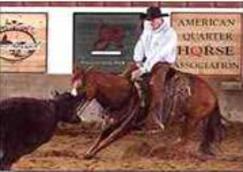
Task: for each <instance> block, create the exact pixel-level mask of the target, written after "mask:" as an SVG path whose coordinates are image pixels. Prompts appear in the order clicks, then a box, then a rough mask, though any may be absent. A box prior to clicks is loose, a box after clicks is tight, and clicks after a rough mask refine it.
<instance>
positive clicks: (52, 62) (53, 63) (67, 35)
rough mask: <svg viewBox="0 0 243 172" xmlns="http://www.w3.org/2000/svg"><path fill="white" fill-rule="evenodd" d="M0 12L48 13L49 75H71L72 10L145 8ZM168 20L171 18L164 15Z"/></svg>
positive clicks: (12, 9) (74, 9)
mask: <svg viewBox="0 0 243 172" xmlns="http://www.w3.org/2000/svg"><path fill="white" fill-rule="evenodd" d="M0 11H1V12H47V13H48V57H47V58H48V61H47V63H48V64H47V72H48V74H71V72H72V64H73V61H72V60H73V57H72V55H73V13H74V12H124V13H126V12H129V13H131V12H145V11H146V8H145V7H144V8H132V7H125V8H124V7H123V8H113V7H1V9H0ZM175 11H177V12H189V11H192V12H196V11H198V12H199V11H200V12H212V11H213V12H236V13H237V12H241V13H243V8H235V9H234V8H231V9H223V8H202V9H200V8H165V9H163V12H164V13H170V12H175ZM166 21H167V22H168V23H169V21H170V18H169V17H168V18H166Z"/></svg>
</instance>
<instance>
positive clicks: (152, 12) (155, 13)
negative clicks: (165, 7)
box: [146, 7, 169, 20]
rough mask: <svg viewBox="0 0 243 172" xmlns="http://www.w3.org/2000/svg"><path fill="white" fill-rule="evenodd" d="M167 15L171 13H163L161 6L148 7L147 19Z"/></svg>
mask: <svg viewBox="0 0 243 172" xmlns="http://www.w3.org/2000/svg"><path fill="white" fill-rule="evenodd" d="M167 16H169V14H167V13H166V14H165V13H161V11H160V8H159V7H149V8H148V9H147V14H146V19H147V20H152V19H154V18H157V17H167Z"/></svg>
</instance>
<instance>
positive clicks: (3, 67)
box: [0, 12, 47, 73]
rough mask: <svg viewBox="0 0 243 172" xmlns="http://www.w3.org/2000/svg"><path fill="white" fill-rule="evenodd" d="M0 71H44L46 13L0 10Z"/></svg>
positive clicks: (45, 62)
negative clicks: (6, 11)
mask: <svg viewBox="0 0 243 172" xmlns="http://www.w3.org/2000/svg"><path fill="white" fill-rule="evenodd" d="M0 18H1V26H0V52H1V54H0V72H34V73H35V72H41V73H42V72H46V68H47V13H36V12H35V13H33V12H31V13H22V12H14V13H12V12H8V13H5V12H1V13H0Z"/></svg>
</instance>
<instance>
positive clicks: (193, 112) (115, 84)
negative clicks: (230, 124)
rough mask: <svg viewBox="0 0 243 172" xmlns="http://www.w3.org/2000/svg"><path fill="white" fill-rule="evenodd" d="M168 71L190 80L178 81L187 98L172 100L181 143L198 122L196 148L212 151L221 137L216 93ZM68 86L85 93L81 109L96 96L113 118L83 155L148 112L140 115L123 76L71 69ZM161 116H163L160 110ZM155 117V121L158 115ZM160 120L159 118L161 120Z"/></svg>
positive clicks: (191, 78) (191, 77)
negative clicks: (199, 133)
mask: <svg viewBox="0 0 243 172" xmlns="http://www.w3.org/2000/svg"><path fill="white" fill-rule="evenodd" d="M152 71H153V70H152ZM172 71H174V76H175V75H177V78H186V79H187V81H189V83H190V84H188V85H185V84H184V85H183V84H182V90H183V89H184V90H188V89H187V88H186V89H185V87H189V94H188V96H187V99H182V100H183V102H177V103H175V104H180V105H183V106H178V107H177V110H176V113H180V114H179V115H177V114H176V115H175V116H180V117H183V119H184V123H183V128H182V141H181V142H182V143H186V141H187V140H188V139H189V138H190V137H189V136H191V133H192V131H194V130H195V129H196V128H197V126H198V125H199V123H202V125H203V130H202V132H203V135H202V141H201V144H200V150H201V151H202V152H203V153H206V154H213V152H212V151H211V145H212V144H213V143H214V142H216V141H221V140H222V136H223V131H224V126H223V124H222V121H221V119H222V116H221V114H220V111H219V106H218V100H217V97H216V94H215V93H214V91H213V90H212V89H211V87H210V86H209V85H208V84H207V83H206V82H205V81H204V80H202V79H201V78H200V77H198V76H196V75H192V74H187V73H182V72H180V71H175V70H172ZM176 80H178V79H176ZM175 84H176V82H175ZM72 87H73V90H74V93H75V92H76V93H80V92H82V91H84V92H85V95H86V96H85V97H86V103H85V105H83V108H85V107H86V106H87V104H89V102H90V101H91V100H93V99H96V100H97V101H98V102H99V103H100V104H101V106H103V108H104V109H105V111H106V113H105V114H106V115H107V116H108V117H109V118H112V119H113V122H112V123H109V124H108V125H107V127H106V128H104V130H103V131H102V132H101V134H100V136H99V138H98V139H97V141H96V142H95V144H94V145H93V146H92V147H91V148H90V149H89V150H88V151H87V153H86V154H85V158H92V157H93V156H95V155H96V154H97V153H98V152H99V151H100V150H102V149H103V148H105V147H107V146H108V145H109V144H111V143H112V142H113V141H115V140H117V139H118V138H121V137H122V136H124V135H125V134H127V133H128V132H129V131H131V129H133V127H134V126H135V125H136V124H138V123H139V122H141V121H144V120H145V119H146V114H148V113H147V112H146V111H145V114H144V113H143V112H144V111H143V110H142V108H141V107H140V97H139V95H138V92H137V90H136V88H135V86H134V84H133V83H132V82H131V81H130V80H129V79H127V78H126V77H124V76H120V75H115V74H111V73H106V72H102V71H97V70H94V69H91V70H89V71H85V70H81V69H79V70H76V71H74V74H73V76H72ZM167 88H168V87H167ZM179 91H181V89H179ZM158 95H160V93H158ZM173 101H174V100H173ZM165 107H166V106H165ZM147 109H148V108H147ZM161 115H162V116H163V112H162V114H161ZM171 117H172V118H173V116H171ZM155 120H156V121H155V122H156V123H158V120H160V117H157V119H155ZM163 122H164V121H161V123H163Z"/></svg>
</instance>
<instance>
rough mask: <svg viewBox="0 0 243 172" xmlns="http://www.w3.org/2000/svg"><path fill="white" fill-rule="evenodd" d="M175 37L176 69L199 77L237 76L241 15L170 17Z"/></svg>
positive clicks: (239, 66)
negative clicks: (175, 33)
mask: <svg viewBox="0 0 243 172" xmlns="http://www.w3.org/2000/svg"><path fill="white" fill-rule="evenodd" d="M172 26H173V28H174V29H175V30H176V32H177V34H178V60H177V63H176V65H175V66H176V68H178V69H180V70H182V71H185V72H189V73H194V74H201V75H234V76H239V75H240V73H241V47H242V44H241V43H242V33H241V15H240V14H234V13H172Z"/></svg>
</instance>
